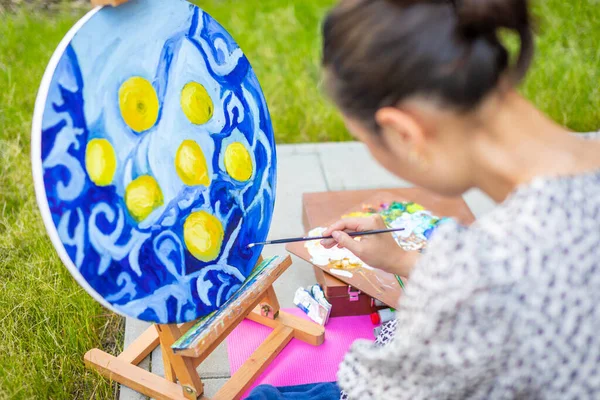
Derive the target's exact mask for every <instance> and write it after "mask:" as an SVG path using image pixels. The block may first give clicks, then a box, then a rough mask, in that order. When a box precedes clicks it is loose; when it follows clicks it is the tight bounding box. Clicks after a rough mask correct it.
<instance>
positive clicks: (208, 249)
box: [183, 211, 225, 262]
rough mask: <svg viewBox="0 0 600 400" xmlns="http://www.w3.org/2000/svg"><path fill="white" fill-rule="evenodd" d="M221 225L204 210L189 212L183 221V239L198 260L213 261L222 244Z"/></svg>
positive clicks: (222, 232) (222, 233)
mask: <svg viewBox="0 0 600 400" xmlns="http://www.w3.org/2000/svg"><path fill="white" fill-rule="evenodd" d="M224 234H225V233H224V231H223V225H222V224H221V221H219V220H218V219H217V218H216V217H215V216H214V215H211V214H209V213H207V212H206V211H196V212H193V213H191V214H190V215H189V216H188V217H187V219H186V220H185V222H184V223H183V240H184V242H185V245H186V247H187V249H188V250H189V252H190V253H192V255H193V256H194V257H196V258H197V259H198V260H200V261H204V262H209V261H213V260H214V259H216V258H217V257H218V256H219V253H220V252H221V246H222V244H223V236H224Z"/></svg>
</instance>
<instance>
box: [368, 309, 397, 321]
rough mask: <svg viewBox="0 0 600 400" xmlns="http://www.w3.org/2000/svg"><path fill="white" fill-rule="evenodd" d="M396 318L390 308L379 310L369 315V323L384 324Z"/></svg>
mask: <svg viewBox="0 0 600 400" xmlns="http://www.w3.org/2000/svg"><path fill="white" fill-rule="evenodd" d="M394 318H396V315H395V314H394V311H393V310H392V309H391V308H386V309H383V310H379V311H377V312H374V313H373V314H371V322H372V323H373V325H379V324H385V323H386V322H388V321H391V320H393V319H394Z"/></svg>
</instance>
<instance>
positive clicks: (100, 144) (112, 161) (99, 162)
mask: <svg viewBox="0 0 600 400" xmlns="http://www.w3.org/2000/svg"><path fill="white" fill-rule="evenodd" d="M85 169H86V170H87V173H88V175H89V177H90V179H91V180H92V182H94V183H95V184H96V185H98V186H107V185H110V184H111V183H112V180H113V177H114V176H115V170H116V169H117V157H116V155H115V149H114V148H113V147H112V145H111V144H110V142H109V141H108V140H106V139H92V140H90V141H89V143H88V144H87V147H86V148H85Z"/></svg>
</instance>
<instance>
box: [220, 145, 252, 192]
mask: <svg viewBox="0 0 600 400" xmlns="http://www.w3.org/2000/svg"><path fill="white" fill-rule="evenodd" d="M225 169H226V170H227V173H228V174H229V176H231V177H232V178H233V179H235V180H237V181H241V182H244V181H247V180H248V179H250V177H251V176H252V169H253V167H252V158H251V157H250V153H249V152H248V150H246V147H245V146H244V145H243V144H241V143H240V142H234V143H231V144H230V145H229V146H227V149H226V150H225Z"/></svg>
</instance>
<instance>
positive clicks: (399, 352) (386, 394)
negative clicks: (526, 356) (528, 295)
mask: <svg viewBox="0 0 600 400" xmlns="http://www.w3.org/2000/svg"><path fill="white" fill-rule="evenodd" d="M492 242H493V240H491V239H489V238H486V237H485V235H483V236H482V235H474V234H473V233H472V232H471V230H469V229H466V228H461V227H458V226H456V225H453V224H448V225H446V226H443V227H441V228H440V229H439V230H438V232H437V233H436V235H435V236H434V238H433V239H432V241H431V243H430V246H429V251H428V253H427V254H426V255H424V256H423V258H422V259H421V260H420V262H419V263H418V264H417V266H415V269H414V270H413V273H412V274H411V277H410V280H409V282H408V284H407V287H406V293H405V295H404V296H403V297H402V298H401V301H400V305H399V308H398V310H397V318H398V322H397V328H396V333H395V336H394V338H393V339H392V340H391V341H390V342H389V343H387V344H386V345H385V346H383V347H380V346H376V345H374V344H373V343H370V342H367V341H357V342H355V343H354V344H353V346H352V348H351V350H350V351H349V352H348V353H347V355H346V357H345V359H344V361H343V363H342V364H341V366H340V370H339V373H338V383H339V385H340V387H341V388H342V389H343V390H344V391H346V392H347V393H348V396H349V398H351V399H366V398H377V399H380V398H381V399H383V398H394V399H425V398H428V399H456V398H467V397H477V398H485V397H489V395H491V394H492V393H491V392H492V391H493V390H494V388H495V387H497V385H496V386H495V385H493V384H492V383H491V382H492V381H493V380H494V379H496V377H498V376H501V373H500V371H501V370H502V368H507V365H508V364H509V362H510V358H511V354H512V353H513V351H514V350H515V347H516V346H517V344H516V343H514V342H513V339H512V337H513V335H512V334H511V330H512V326H513V324H514V323H515V318H516V317H515V313H514V312H513V311H512V310H513V309H514V308H513V307H510V304H508V302H509V301H510V300H507V297H509V296H507V292H508V291H510V289H509V288H510V285H511V282H510V280H511V279H505V278H502V277H498V276H496V277H493V278H492V277H484V276H481V272H480V271H482V268H481V264H482V263H483V264H487V265H486V268H491V269H492V270H493V269H494V268H496V270H499V269H501V268H497V267H501V266H502V263H503V262H504V261H505V260H504V257H505V256H506V253H505V252H496V251H494V249H495V248H498V246H496V245H493V243H492ZM490 278H492V279H490Z"/></svg>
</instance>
